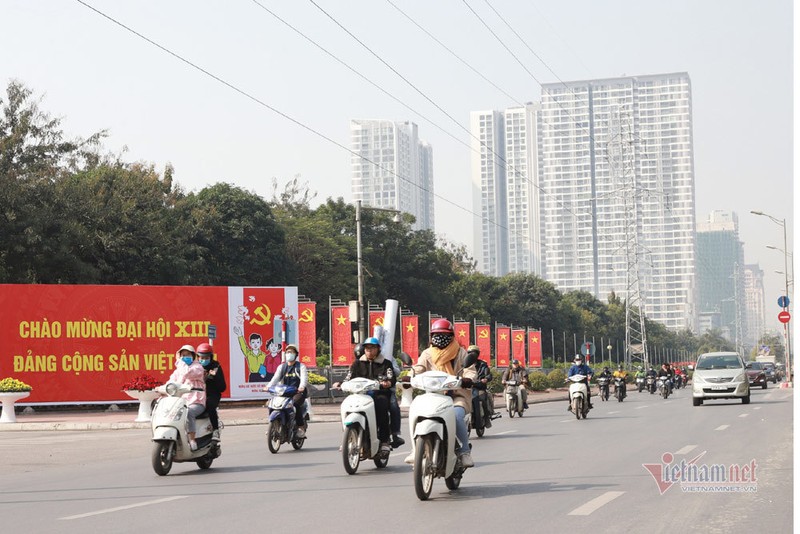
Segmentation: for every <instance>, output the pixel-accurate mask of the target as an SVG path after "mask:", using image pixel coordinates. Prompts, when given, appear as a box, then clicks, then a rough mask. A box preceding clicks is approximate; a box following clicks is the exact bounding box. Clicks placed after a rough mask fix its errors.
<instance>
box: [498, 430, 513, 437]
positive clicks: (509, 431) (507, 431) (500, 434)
mask: <svg viewBox="0 0 800 534" xmlns="http://www.w3.org/2000/svg"><path fill="white" fill-rule="evenodd" d="M516 432H518V430H506V431H505V432H498V433H497V434H495V436H502V435H504V434H514V433H516Z"/></svg>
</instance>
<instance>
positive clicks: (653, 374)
mask: <svg viewBox="0 0 800 534" xmlns="http://www.w3.org/2000/svg"><path fill="white" fill-rule="evenodd" d="M646 376H647V377H648V378H650V377H652V378H653V384H652V385H651V386H649V387H648V388H647V389H648V390H649V391H650V393H653V391H655V388H656V382H655V378H656V377H658V373H657V372H656V370H655V369H653V366H652V365H651V366H650V368H649V369H647V375H646Z"/></svg>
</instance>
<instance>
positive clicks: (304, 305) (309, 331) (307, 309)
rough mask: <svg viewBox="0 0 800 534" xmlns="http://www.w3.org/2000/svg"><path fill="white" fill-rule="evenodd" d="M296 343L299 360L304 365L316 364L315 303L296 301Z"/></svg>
mask: <svg viewBox="0 0 800 534" xmlns="http://www.w3.org/2000/svg"><path fill="white" fill-rule="evenodd" d="M297 312H298V314H299V317H298V318H297V338H298V339H297V344H298V349H299V350H300V362H301V363H303V364H305V366H306V367H316V366H317V303H316V302H298V303H297Z"/></svg>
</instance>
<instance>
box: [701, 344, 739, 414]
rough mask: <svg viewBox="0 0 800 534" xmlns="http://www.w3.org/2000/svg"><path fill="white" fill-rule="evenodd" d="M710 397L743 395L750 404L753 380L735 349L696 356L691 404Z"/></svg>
mask: <svg viewBox="0 0 800 534" xmlns="http://www.w3.org/2000/svg"><path fill="white" fill-rule="evenodd" d="M708 399H742V404H750V381H749V380H748V379H747V372H745V364H744V360H742V357H741V356H739V354H738V353H736V352H707V353H705V354H701V355H700V357H699V358H697V363H696V364H695V367H694V374H693V375H692V404H693V405H695V406H700V405H701V404H703V401H704V400H708Z"/></svg>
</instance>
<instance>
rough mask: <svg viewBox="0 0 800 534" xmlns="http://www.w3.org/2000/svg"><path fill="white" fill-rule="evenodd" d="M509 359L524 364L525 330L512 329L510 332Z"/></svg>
mask: <svg viewBox="0 0 800 534" xmlns="http://www.w3.org/2000/svg"><path fill="white" fill-rule="evenodd" d="M511 357H512V358H514V359H515V360H519V361H520V363H522V364H523V365H524V364H525V329H524V328H514V329H512V330H511Z"/></svg>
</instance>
